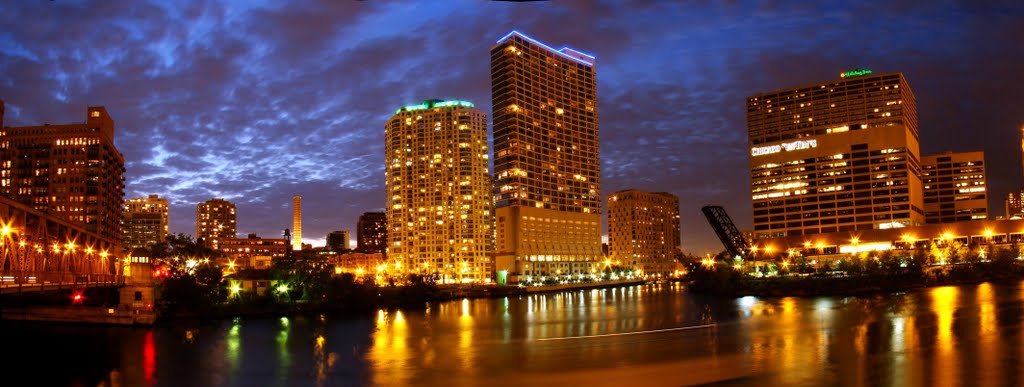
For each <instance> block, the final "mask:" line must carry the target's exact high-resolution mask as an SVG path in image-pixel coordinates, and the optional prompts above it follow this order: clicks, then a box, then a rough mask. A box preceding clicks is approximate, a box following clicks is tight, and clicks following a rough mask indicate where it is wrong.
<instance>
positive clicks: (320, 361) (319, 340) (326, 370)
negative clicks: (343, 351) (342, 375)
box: [313, 334, 338, 385]
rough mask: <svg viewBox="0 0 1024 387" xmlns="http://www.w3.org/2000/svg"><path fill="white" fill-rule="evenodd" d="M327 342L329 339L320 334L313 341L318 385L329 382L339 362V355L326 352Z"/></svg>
mask: <svg viewBox="0 0 1024 387" xmlns="http://www.w3.org/2000/svg"><path fill="white" fill-rule="evenodd" d="M326 342H327V339H326V338H324V335H322V334H318V335H317V336H316V339H314V341H313V359H314V360H315V361H316V381H317V385H324V383H326V382H327V380H328V378H327V377H328V375H330V374H331V369H332V368H334V364H335V363H336V362H337V361H338V354H337V353H334V352H327V351H326V347H325V343H326Z"/></svg>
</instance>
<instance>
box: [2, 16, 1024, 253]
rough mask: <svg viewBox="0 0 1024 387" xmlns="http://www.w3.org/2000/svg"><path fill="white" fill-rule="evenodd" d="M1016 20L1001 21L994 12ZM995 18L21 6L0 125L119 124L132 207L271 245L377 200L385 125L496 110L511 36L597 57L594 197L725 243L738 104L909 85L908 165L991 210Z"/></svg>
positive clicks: (1009, 173)
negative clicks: (956, 158)
mask: <svg viewBox="0 0 1024 387" xmlns="http://www.w3.org/2000/svg"><path fill="white" fill-rule="evenodd" d="M1008 4H1009V5H1008ZM1022 16H1024V15H1022V10H1021V8H1020V7H1019V6H1015V5H1012V3H1003V2H991V3H984V2H982V3H978V2H955V1H946V2H931V3H919V2H899V1H896V2H845V1H834V2H822V3H813V4H793V3H789V2H779V3H773V2H747V1H730V2H686V3H676V2H661V1H636V2H620V1H565V2H562V1H560V2H530V3H523V4H516V3H505V2H495V3H479V2H337V1H312V2H302V3H301V4H300V5H292V4H287V5H285V3H280V2H249V1H228V2H202V1H191V2H174V3H167V2H144V1H139V2H130V3H121V4H117V3H115V2H99V3H97V2H65V1H61V2H15V3H14V4H13V5H9V6H8V7H6V9H5V12H3V13H0V25H4V26H12V27H13V28H5V29H3V31H0V98H3V99H4V100H5V102H6V103H7V117H6V121H5V124H6V125H32V124H39V123H44V122H50V123H59V122H74V121H80V120H82V119H83V115H84V114H85V107H86V106H89V105H105V106H106V107H107V109H108V110H109V111H110V113H111V114H112V115H113V117H114V119H115V120H116V121H117V134H116V140H115V141H116V144H117V146H118V148H119V149H120V150H121V151H122V152H123V153H124V155H125V159H126V163H127V170H128V172H127V179H128V186H127V194H128V195H129V196H140V195H145V194H149V193H159V194H161V195H166V196H168V197H169V198H170V199H171V202H172V212H171V218H172V221H171V223H172V227H171V228H172V231H173V232H187V233H192V232H193V230H194V216H195V215H194V212H195V204H196V203H198V202H201V201H205V200H208V199H210V198H212V197H223V198H226V199H228V200H231V201H233V202H235V203H236V204H237V205H238V210H239V215H238V218H239V219H238V224H239V232H240V233H242V234H244V233H249V232H256V233H259V234H261V235H265V236H277V235H279V234H280V231H281V230H282V229H284V228H287V227H290V226H291V224H290V222H291V217H290V215H291V211H290V206H291V196H292V195H295V194H298V195H302V196H303V208H304V212H305V213H306V216H305V225H304V236H305V237H306V238H308V239H310V240H322V239H323V238H324V235H325V234H326V233H327V232H329V231H331V230H336V229H353V228H354V224H355V221H356V218H357V217H358V215H359V214H360V213H362V212H364V211H369V210H374V209H378V208H380V207H382V206H383V205H384V192H383V191H384V189H383V184H384V178H383V170H384V168H383V132H384V131H383V125H384V122H385V121H386V120H387V119H388V118H389V117H390V115H391V114H392V113H393V112H394V109H396V108H397V107H399V106H402V105H405V104H408V103H413V102H417V101H420V100H423V99H428V98H435V97H440V98H460V99H466V100H470V101H473V102H475V103H476V104H477V106H478V107H481V108H482V109H484V110H485V111H488V112H490V110H491V109H490V95H489V90H490V80H489V76H490V75H489V74H490V70H489V63H488V57H489V52H488V50H489V49H490V46H491V45H492V44H493V43H494V41H495V40H496V39H497V38H499V37H501V36H502V35H504V34H506V33H507V32H509V31H511V30H513V29H518V30H520V31H524V32H526V33H528V34H530V35H532V36H534V37H536V38H537V39H540V40H543V41H545V42H548V43H550V44H551V45H552V46H555V47H561V46H563V45H568V46H571V47H574V48H577V49H580V50H581V51H584V52H588V53H591V54H594V55H596V56H597V63H598V64H597V72H598V98H599V107H598V109H599V116H600V130H601V146H602V148H601V155H602V164H603V187H602V190H603V191H604V193H605V194H606V195H607V194H609V193H611V192H614V191H617V190H621V189H627V188H638V189H644V190H652V191H667V192H672V193H674V194H676V195H678V196H679V197H680V202H681V211H682V226H683V230H682V235H683V245H684V248H685V249H686V250H688V251H693V252H698V253H700V252H704V251H709V250H715V249H718V248H719V246H718V242H717V240H716V239H715V237H714V234H713V233H712V232H711V231H710V229H709V227H708V226H707V225H706V223H705V222H704V220H703V218H702V217H701V215H700V212H699V208H700V206H701V205H704V204H708V203H715V204H721V205H724V206H725V207H726V208H727V209H728V210H729V212H730V214H731V215H732V216H733V217H734V219H735V220H736V221H737V223H738V224H739V225H740V227H749V225H750V199H749V196H750V193H749V177H748V174H749V172H748V171H747V156H746V122H745V116H744V114H745V112H744V104H743V101H744V97H746V96H748V95H751V94H755V93H758V92H763V91H768V90H773V89H779V88H784V87H790V86H797V85H801V84H808V83H813V82H818V81H823V80H828V79H832V78H834V77H835V75H836V74H837V73H838V72H839V71H841V70H844V69H848V68H852V67H869V68H873V69H875V70H876V71H902V72H904V73H905V74H906V76H907V78H908V80H909V81H910V84H911V86H912V88H913V89H914V91H915V92H916V94H917V100H918V112H919V121H920V132H921V143H922V151H923V152H926V153H932V152H938V151H942V150H946V149H951V150H975V149H983V150H985V151H986V152H987V158H988V165H989V185H990V196H991V197H992V199H991V200H990V209H991V212H992V213H993V214H998V213H1000V211H1001V210H1000V209H1001V208H1002V206H1001V200H1000V198H999V197H1000V196H1002V194H1004V193H1005V192H1007V191H1009V190H1011V189H1015V188H1018V187H1019V186H1021V185H1022V183H1024V181H1022V179H1021V167H1020V161H1019V160H1020V153H1019V150H1018V149H1017V148H1016V145H1015V144H1016V143H1017V141H1018V140H1019V135H1020V134H1019V131H1018V129H1019V128H1020V126H1021V122H1022V120H1024V113H1022V110H1021V108H1020V106H1024V101H1022V98H1024V97H1022V96H1024V80H1022V78H1021V77H1020V76H1019V71H1020V70H1019V63H1022V61H1024V50H1020V49H1019V42H1020V41H1024V17H1022Z"/></svg>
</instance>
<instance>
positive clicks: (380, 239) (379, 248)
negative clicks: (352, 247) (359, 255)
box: [356, 212, 388, 253]
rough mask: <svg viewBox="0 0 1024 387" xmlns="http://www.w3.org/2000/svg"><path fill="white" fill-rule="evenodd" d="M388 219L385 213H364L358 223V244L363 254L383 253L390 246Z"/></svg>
mask: <svg viewBox="0 0 1024 387" xmlns="http://www.w3.org/2000/svg"><path fill="white" fill-rule="evenodd" d="M387 223H388V217H387V214H385V213H383V212H364V213H363V214H362V215H359V221H358V222H356V243H358V247H357V248H358V249H359V251H360V252H363V253H383V252H384V250H385V249H386V248H387V245H388V224H387Z"/></svg>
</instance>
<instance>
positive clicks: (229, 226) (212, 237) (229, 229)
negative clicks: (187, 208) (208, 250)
mask: <svg viewBox="0 0 1024 387" xmlns="http://www.w3.org/2000/svg"><path fill="white" fill-rule="evenodd" d="M235 232H236V231H235V205H234V204H233V203H231V202H229V201H227V200H224V199H219V198H218V199H212V200H208V201H206V202H204V203H199V205H197V206H196V239H202V240H203V243H205V244H206V245H207V246H210V247H212V248H214V249H217V248H219V247H220V240H221V239H227V238H234V237H235V236H236V234H235Z"/></svg>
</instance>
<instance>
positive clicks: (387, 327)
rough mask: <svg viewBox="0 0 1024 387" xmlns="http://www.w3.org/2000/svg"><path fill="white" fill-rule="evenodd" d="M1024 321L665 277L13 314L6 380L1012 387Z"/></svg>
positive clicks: (967, 296) (923, 298) (1011, 289)
mask: <svg viewBox="0 0 1024 387" xmlns="http://www.w3.org/2000/svg"><path fill="white" fill-rule="evenodd" d="M1022 320H1024V282H1011V283H1001V284H992V283H983V284H980V285H962V286H949V287H936V288H925V289H918V290H913V291H908V292H905V293H896V294H878V295H868V296H861V297H816V298H793V297H788V298H755V297H743V298H735V299H734V298H723V297H710V296H699V295H694V294H691V293H688V292H687V291H686V290H685V288H684V286H682V285H679V284H654V285H636V286H629V287H622V288H611V289H593V290H578V291H570V292H566V293H550V294H533V295H523V296H513V297H508V298H496V299H474V300H460V301H449V302H443V303H437V304H432V305H431V306H430V307H429V308H428V309H426V310H421V311H401V310H379V311H377V312H376V313H371V314H368V315H362V316H357V317H353V316H347V317H342V316H331V315H316V314H314V315H309V316H300V317H292V318H262V319H260V318H237V319H234V320H222V321H214V322H206V323H196V322H192V323H183V324H180V325H182V326H157V327H153V328H123V327H99V326H88V327H81V326H67V325H54V324H40V323H31V324H26V323H18V322H4V323H2V324H3V325H2V326H3V328H4V331H5V338H4V341H3V345H4V347H5V348H7V349H8V350H9V351H14V352H12V353H18V354H19V356H16V357H9V359H10V360H8V362H7V364H5V369H6V370H8V371H9V372H8V375H6V377H14V378H18V377H21V378H28V379H27V380H26V381H32V382H34V383H35V384H38V385H67V384H81V385H97V384H104V385H133V386H134V385H166V386H186V385H188V386H202V385H229V386H250V385H261V386H263V385H268V386H285V385H446V386H448V385H451V386H470V385H480V384H482V383H484V382H487V383H488V385H499V386H502V385H507V386H513V385H514V386H523V385H530V386H546V385H561V386H565V385H568V384H570V383H573V384H576V385H595V386H596V385H652V386H656V385H687V384H700V383H709V382H727V384H730V385H827V384H838V385H865V384H871V385H957V384H968V385H981V386H986V385H988V386H1005V385H1020V384H1022V383H1024V375H1022V372H1024V367H1022V359H1024V336H1022V334H1021V324H1022ZM43 359H48V360H43ZM42 361H46V362H49V364H52V370H49V371H48V372H45V373H31V374H28V373H26V374H24V375H20V376H19V375H13V376H12V374H14V373H15V372H17V370H29V369H38V367H39V362H42ZM16 385H20V384H16Z"/></svg>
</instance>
